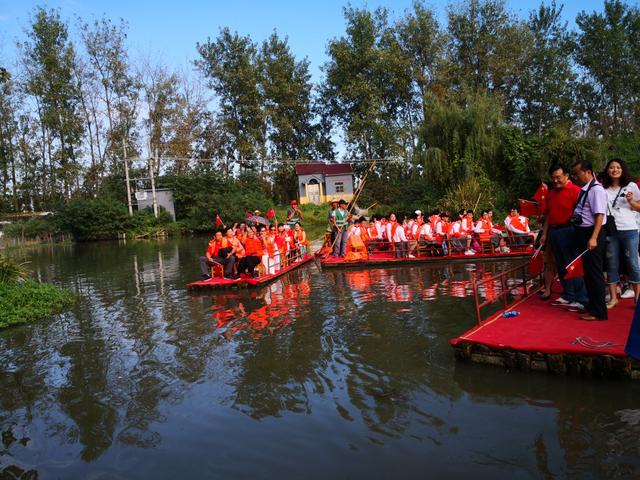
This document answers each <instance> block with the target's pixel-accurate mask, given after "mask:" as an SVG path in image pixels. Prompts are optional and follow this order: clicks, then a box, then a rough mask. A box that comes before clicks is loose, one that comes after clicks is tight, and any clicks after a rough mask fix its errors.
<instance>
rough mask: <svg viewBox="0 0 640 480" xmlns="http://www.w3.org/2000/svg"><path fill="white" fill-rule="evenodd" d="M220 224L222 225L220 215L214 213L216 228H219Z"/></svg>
mask: <svg viewBox="0 0 640 480" xmlns="http://www.w3.org/2000/svg"><path fill="white" fill-rule="evenodd" d="M221 225H222V219H221V218H220V215H218V214H217V213H216V228H220V226H221Z"/></svg>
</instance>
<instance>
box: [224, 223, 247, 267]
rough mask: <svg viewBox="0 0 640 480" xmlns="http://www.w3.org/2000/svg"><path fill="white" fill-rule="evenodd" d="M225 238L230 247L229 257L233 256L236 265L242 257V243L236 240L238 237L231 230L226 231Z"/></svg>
mask: <svg viewBox="0 0 640 480" xmlns="http://www.w3.org/2000/svg"><path fill="white" fill-rule="evenodd" d="M240 234H242V232H240ZM225 238H226V239H227V242H228V244H229V246H230V247H231V251H230V252H229V255H233V256H235V257H236V263H237V262H238V261H239V260H240V259H241V258H242V257H244V245H242V242H241V241H240V239H239V238H238V235H236V233H235V232H234V231H233V229H231V228H229V229H228V230H227V236H226V237H225Z"/></svg>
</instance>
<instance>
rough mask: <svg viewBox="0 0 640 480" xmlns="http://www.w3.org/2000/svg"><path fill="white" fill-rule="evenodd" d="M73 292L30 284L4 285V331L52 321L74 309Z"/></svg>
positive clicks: (0, 290) (0, 294)
mask: <svg viewBox="0 0 640 480" xmlns="http://www.w3.org/2000/svg"><path fill="white" fill-rule="evenodd" d="M75 298H76V297H75V295H74V294H73V293H72V292H70V291H69V290H66V289H63V288H60V287H57V286H55V285H47V284H44V283H38V282H35V281H33V280H27V281H25V282H22V283H15V282H0V328H5V327H8V326H11V325H19V324H23V323H28V322H33V321H36V320H41V319H45V318H49V317H51V316H52V315H55V314H57V313H60V312H63V311H64V310H66V309H68V308H69V307H71V306H72V305H73V303H74V302H75Z"/></svg>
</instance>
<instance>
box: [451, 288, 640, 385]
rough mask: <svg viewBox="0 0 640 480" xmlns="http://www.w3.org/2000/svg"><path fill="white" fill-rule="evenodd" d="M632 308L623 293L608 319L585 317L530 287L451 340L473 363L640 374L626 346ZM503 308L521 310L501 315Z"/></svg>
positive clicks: (639, 364)
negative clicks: (557, 304)
mask: <svg viewBox="0 0 640 480" xmlns="http://www.w3.org/2000/svg"><path fill="white" fill-rule="evenodd" d="M496 277H498V276H496ZM556 296H557V295H554V296H553V297H552V298H555V297H556ZM487 303H488V302H485V303H484V304H483V305H486V304H487ZM634 308H635V307H634V304H633V300H631V299H622V300H621V301H620V303H619V304H618V305H617V306H616V307H615V308H613V309H611V310H609V319H608V320H606V321H585V320H580V316H581V314H580V313H576V312H570V311H568V309H566V308H564V307H556V306H552V305H551V302H550V301H548V300H547V301H545V300H542V299H541V298H540V296H539V295H537V293H536V291H534V292H530V293H529V294H528V295H526V296H524V297H523V298H521V299H520V300H517V301H515V302H514V303H512V304H510V305H506V308H502V309H500V310H499V311H498V312H497V313H495V314H492V315H491V316H490V317H489V318H488V319H486V320H483V321H481V322H480V324H479V325H477V326H475V327H474V328H472V329H471V330H469V331H467V332H465V333H464V334H462V335H461V336H459V337H457V338H454V339H453V340H451V345H452V346H453V347H454V348H455V352H456V356H457V357H458V358H460V359H464V360H470V361H473V362H477V363H489V364H494V365H502V366H505V367H508V368H513V369H524V370H539V371H546V372H551V373H558V374H578V375H583V374H586V375H595V376H623V377H630V378H635V379H640V362H638V361H636V360H634V359H632V358H631V357H629V356H627V355H626V354H625V352H624V346H625V344H626V341H627V336H628V334H629V328H630V326H631V321H632V319H633V313H634ZM506 310H516V311H518V312H519V315H518V316H516V317H506V318H505V317H503V316H502V313H503V312H504V311H506ZM582 315H584V314H582Z"/></svg>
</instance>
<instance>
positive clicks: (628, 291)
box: [620, 288, 636, 298]
mask: <svg viewBox="0 0 640 480" xmlns="http://www.w3.org/2000/svg"><path fill="white" fill-rule="evenodd" d="M635 296H636V294H635V292H634V291H633V289H632V288H627V289H626V290H625V291H624V293H623V294H622V295H620V298H634V297H635Z"/></svg>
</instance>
